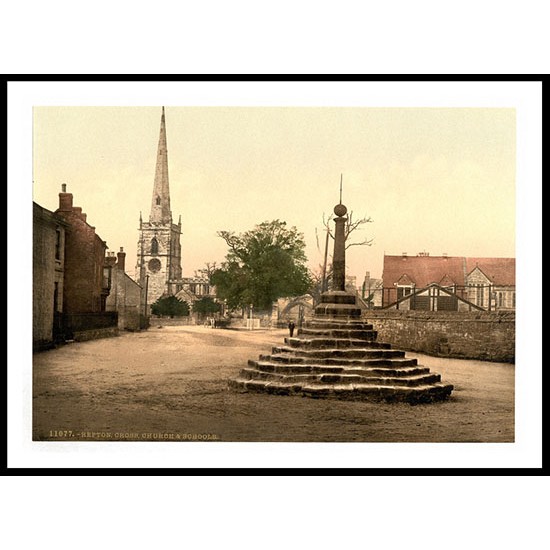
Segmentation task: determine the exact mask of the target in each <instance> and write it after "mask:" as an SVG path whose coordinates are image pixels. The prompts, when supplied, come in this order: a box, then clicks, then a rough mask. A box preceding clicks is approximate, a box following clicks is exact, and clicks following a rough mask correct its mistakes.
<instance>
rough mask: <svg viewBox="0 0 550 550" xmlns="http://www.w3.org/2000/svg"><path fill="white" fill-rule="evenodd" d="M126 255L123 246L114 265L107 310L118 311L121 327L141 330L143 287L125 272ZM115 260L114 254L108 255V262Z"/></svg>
mask: <svg viewBox="0 0 550 550" xmlns="http://www.w3.org/2000/svg"><path fill="white" fill-rule="evenodd" d="M125 257H126V253H125V252H124V251H123V249H122V248H121V249H120V252H118V254H117V262H116V263H114V264H113V266H112V271H111V291H110V293H109V296H108V297H107V302H106V310H107V311H116V312H117V313H118V328H119V329H121V330H140V329H141V328H143V327H142V324H143V322H142V320H141V316H142V315H143V314H144V307H143V306H142V296H143V289H142V288H141V286H140V285H139V284H138V283H136V282H135V281H134V280H133V279H132V278H130V277H129V276H128V275H127V274H126V273H125ZM113 260H114V257H113V256H108V257H107V261H108V263H112V261H113Z"/></svg>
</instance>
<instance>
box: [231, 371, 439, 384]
mask: <svg viewBox="0 0 550 550" xmlns="http://www.w3.org/2000/svg"><path fill="white" fill-rule="evenodd" d="M239 376H240V378H245V379H247V380H274V381H279V382H283V383H294V382H302V383H304V384H305V383H307V384H314V385H317V384H367V385H377V386H421V385H428V384H434V383H435V382H440V381H441V376H440V375H439V374H430V373H428V374H412V375H408V376H407V375H404V376H381V375H375V374H373V373H363V374H351V373H340V374H328V373H304V374H298V373H295V374H285V373H281V372H265V371H261V370H258V369H249V368H245V369H242V370H241V372H240V375H239Z"/></svg>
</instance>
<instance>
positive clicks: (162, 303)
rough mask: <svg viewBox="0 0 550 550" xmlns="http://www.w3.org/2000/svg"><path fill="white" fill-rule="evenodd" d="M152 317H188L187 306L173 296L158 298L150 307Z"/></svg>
mask: <svg viewBox="0 0 550 550" xmlns="http://www.w3.org/2000/svg"><path fill="white" fill-rule="evenodd" d="M151 312H152V313H153V315H164V316H169V317H185V316H187V315H189V304H188V303H187V302H184V301H182V300H179V299H178V298H176V297H175V296H164V297H160V298H159V299H158V300H157V301H156V302H155V303H154V304H153V305H152V306H151Z"/></svg>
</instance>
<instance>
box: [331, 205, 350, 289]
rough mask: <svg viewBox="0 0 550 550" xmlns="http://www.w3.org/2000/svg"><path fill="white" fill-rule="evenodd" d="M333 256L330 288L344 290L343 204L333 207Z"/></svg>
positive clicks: (344, 229)
mask: <svg viewBox="0 0 550 550" xmlns="http://www.w3.org/2000/svg"><path fill="white" fill-rule="evenodd" d="M334 213H335V214H336V216H337V217H336V218H335V219H334V225H335V228H334V256H333V259H332V288H333V290H346V221H347V219H348V218H347V217H346V213H347V208H346V207H345V206H344V205H343V204H337V205H336V206H335V207H334Z"/></svg>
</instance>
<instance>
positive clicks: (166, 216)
mask: <svg viewBox="0 0 550 550" xmlns="http://www.w3.org/2000/svg"><path fill="white" fill-rule="evenodd" d="M149 221H150V222H153V223H170V222H171V221H172V212H171V210H170V188H169V185H168V149H167V147H166V122H165V119H164V107H163V108H162V116H161V119H160V136H159V146H158V152H157V165H156V169H155V182H154V184H153V199H152V201H151V215H150V216H149Z"/></svg>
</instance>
